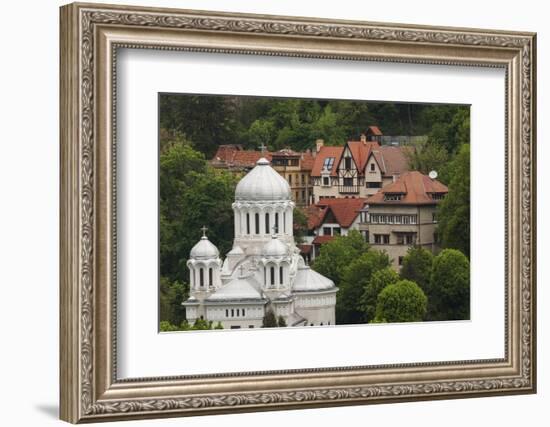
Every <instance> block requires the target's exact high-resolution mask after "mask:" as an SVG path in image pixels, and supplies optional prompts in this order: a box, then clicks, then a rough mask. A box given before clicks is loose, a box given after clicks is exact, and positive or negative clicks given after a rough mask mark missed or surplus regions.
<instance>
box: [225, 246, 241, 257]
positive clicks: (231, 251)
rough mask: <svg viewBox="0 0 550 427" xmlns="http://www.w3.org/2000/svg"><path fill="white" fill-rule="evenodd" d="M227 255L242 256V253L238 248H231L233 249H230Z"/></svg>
mask: <svg viewBox="0 0 550 427" xmlns="http://www.w3.org/2000/svg"><path fill="white" fill-rule="evenodd" d="M227 255H244V251H243V250H242V248H241V247H240V246H238V245H237V246H233V249H231V250H230V251H229V252H228V253H227Z"/></svg>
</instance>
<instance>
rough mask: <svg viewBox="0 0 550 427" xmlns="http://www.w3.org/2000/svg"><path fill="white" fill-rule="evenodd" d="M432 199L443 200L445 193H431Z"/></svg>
mask: <svg viewBox="0 0 550 427" xmlns="http://www.w3.org/2000/svg"><path fill="white" fill-rule="evenodd" d="M430 195H431V196H432V200H443V197H445V193H431V194H430Z"/></svg>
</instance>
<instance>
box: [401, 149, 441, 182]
mask: <svg viewBox="0 0 550 427" xmlns="http://www.w3.org/2000/svg"><path fill="white" fill-rule="evenodd" d="M404 153H405V158H406V159H407V163H408V167H409V169H410V170H416V171H420V172H422V173H423V174H425V175H427V174H428V173H430V172H431V171H433V170H435V171H437V172H438V173H440V172H441V171H442V170H444V169H445V167H446V166H447V162H448V161H449V154H448V153H447V150H446V149H445V147H443V146H441V145H437V144H435V143H430V142H428V141H425V142H422V143H418V144H416V145H415V146H414V147H411V149H409V150H406V151H404Z"/></svg>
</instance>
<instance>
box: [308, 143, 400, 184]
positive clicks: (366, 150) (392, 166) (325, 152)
mask: <svg viewBox="0 0 550 427" xmlns="http://www.w3.org/2000/svg"><path fill="white" fill-rule="evenodd" d="M347 146H348V147H349V149H350V151H351V155H352V157H353V161H354V162H355V164H356V165H357V167H358V169H359V175H361V176H362V175H363V174H364V172H365V166H366V165H367V162H368V160H369V158H370V156H371V155H373V156H374V157H375V159H376V162H377V163H378V166H379V167H380V169H381V171H382V175H384V176H393V175H401V174H402V173H405V172H407V171H408V162H407V157H406V156H405V152H406V151H407V150H408V149H409V147H393V146H387V145H382V146H381V145H380V144H379V143H378V142H376V141H366V142H362V141H348V143H347ZM343 152H344V147H329V146H324V147H322V148H321V150H320V151H319V153H317V156H316V157H315V161H314V163H313V169H312V171H311V175H312V176H321V171H322V169H323V165H324V162H325V159H326V158H327V157H334V165H333V167H332V170H331V171H330V172H331V173H330V174H331V176H337V167H338V164H339V163H340V159H341V157H342V153H343Z"/></svg>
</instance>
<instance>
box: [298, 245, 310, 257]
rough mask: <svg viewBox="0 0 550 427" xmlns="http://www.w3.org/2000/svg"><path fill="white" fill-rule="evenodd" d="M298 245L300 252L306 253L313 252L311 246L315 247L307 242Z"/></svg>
mask: <svg viewBox="0 0 550 427" xmlns="http://www.w3.org/2000/svg"><path fill="white" fill-rule="evenodd" d="M297 246H298V248H299V249H300V252H301V253H303V254H306V255H307V254H309V253H310V252H311V248H312V247H313V246H312V245H306V244H301V245H297Z"/></svg>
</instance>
